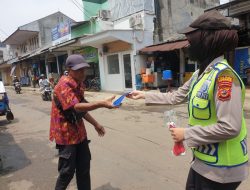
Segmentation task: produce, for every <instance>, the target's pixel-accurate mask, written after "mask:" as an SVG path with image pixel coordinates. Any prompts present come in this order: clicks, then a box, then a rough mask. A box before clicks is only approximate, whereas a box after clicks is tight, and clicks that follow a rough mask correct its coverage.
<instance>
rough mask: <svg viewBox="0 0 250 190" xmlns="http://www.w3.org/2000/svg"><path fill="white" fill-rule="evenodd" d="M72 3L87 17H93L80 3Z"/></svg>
mask: <svg viewBox="0 0 250 190" xmlns="http://www.w3.org/2000/svg"><path fill="white" fill-rule="evenodd" d="M70 2H71V3H73V4H74V5H75V6H76V7H77V8H78V9H79V10H80V11H81V12H82V13H83V14H85V15H86V16H87V17H89V18H90V17H91V16H90V15H88V13H87V12H86V10H85V9H84V8H83V7H82V6H81V5H79V4H78V2H75V1H74V0H70Z"/></svg>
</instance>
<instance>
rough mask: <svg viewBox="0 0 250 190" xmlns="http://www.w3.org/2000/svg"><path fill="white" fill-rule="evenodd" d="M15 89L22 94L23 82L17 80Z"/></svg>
mask: <svg viewBox="0 0 250 190" xmlns="http://www.w3.org/2000/svg"><path fill="white" fill-rule="evenodd" d="M14 86H15V91H16V93H17V94H21V83H20V82H15V84H14Z"/></svg>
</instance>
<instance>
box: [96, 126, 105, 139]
mask: <svg viewBox="0 0 250 190" xmlns="http://www.w3.org/2000/svg"><path fill="white" fill-rule="evenodd" d="M95 130H96V132H97V133H98V135H99V137H103V136H104V135H105V129H104V127H103V126H101V125H99V124H98V125H96V126H95Z"/></svg>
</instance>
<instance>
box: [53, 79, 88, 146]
mask: <svg viewBox="0 0 250 190" xmlns="http://www.w3.org/2000/svg"><path fill="white" fill-rule="evenodd" d="M54 95H55V96H56V97H57V99H58V100H59V102H60V103H61V105H62V108H63V110H67V109H70V108H73V107H74V105H75V104H77V103H79V102H80V101H81V99H82V98H83V97H84V88H83V85H79V84H77V83H76V81H75V80H74V79H73V78H71V77H70V76H63V77H61V78H60V80H59V82H58V84H57V85H56V86H55V89H54ZM86 137H87V133H86V129H85V126H84V123H83V120H80V121H79V122H78V123H77V124H71V123H69V122H68V121H67V120H66V119H65V118H64V116H63V114H62V113H61V112H60V110H59V109H58V108H57V107H56V105H55V102H54V101H52V108H51V120H50V137H49V138H50V140H51V141H53V140H55V142H56V143H57V144H60V145H70V144H78V143H80V142H82V141H83V140H84V139H85V138H86Z"/></svg>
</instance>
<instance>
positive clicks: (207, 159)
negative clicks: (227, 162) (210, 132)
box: [194, 150, 218, 163]
mask: <svg viewBox="0 0 250 190" xmlns="http://www.w3.org/2000/svg"><path fill="white" fill-rule="evenodd" d="M194 155H195V156H196V157H197V158H199V159H201V160H203V161H205V162H209V163H216V162H217V161H218V160H217V158H216V156H211V155H207V154H203V153H201V152H198V151H196V150H194Z"/></svg>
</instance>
